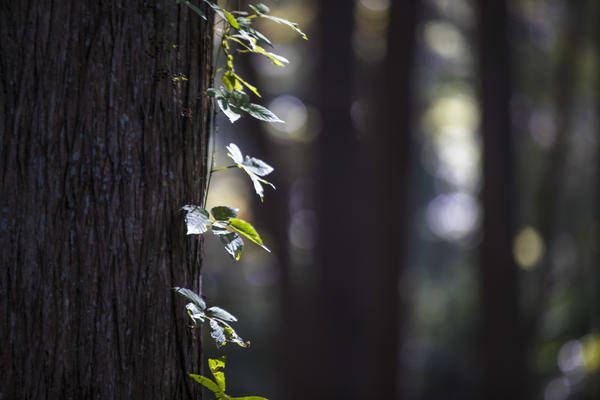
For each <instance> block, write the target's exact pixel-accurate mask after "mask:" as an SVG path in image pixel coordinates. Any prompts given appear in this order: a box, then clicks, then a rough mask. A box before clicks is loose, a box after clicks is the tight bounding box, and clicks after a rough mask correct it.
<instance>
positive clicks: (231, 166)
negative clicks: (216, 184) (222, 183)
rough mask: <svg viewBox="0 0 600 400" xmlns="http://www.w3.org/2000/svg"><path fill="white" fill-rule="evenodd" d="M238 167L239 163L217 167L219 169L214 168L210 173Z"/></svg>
mask: <svg viewBox="0 0 600 400" xmlns="http://www.w3.org/2000/svg"><path fill="white" fill-rule="evenodd" d="M236 167H237V165H228V166H226V167H222V168H217V169H212V170H211V171H210V173H211V174H212V173H213V172H219V171H225V170H226V169H229V168H236Z"/></svg>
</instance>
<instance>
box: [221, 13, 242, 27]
mask: <svg viewBox="0 0 600 400" xmlns="http://www.w3.org/2000/svg"><path fill="white" fill-rule="evenodd" d="M223 12H224V13H225V18H226V19H227V22H229V24H230V25H231V26H233V27H234V28H235V29H240V25H239V24H238V22H237V20H236V19H235V17H234V16H233V15H232V14H231V13H230V12H229V11H227V10H223Z"/></svg>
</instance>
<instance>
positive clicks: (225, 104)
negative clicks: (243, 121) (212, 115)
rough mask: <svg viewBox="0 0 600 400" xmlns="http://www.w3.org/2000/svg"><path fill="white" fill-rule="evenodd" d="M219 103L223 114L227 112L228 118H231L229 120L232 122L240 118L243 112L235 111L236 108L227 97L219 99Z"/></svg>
mask: <svg viewBox="0 0 600 400" xmlns="http://www.w3.org/2000/svg"><path fill="white" fill-rule="evenodd" d="M217 104H218V105H219V108H220V109H221V111H223V114H225V115H226V116H227V118H229V121H230V122H231V123H232V124H233V123H234V122H235V121H237V120H238V119H240V117H241V114H240V113H238V112H235V111H234V108H232V107H231V106H230V104H229V102H228V101H227V99H224V98H220V99H217Z"/></svg>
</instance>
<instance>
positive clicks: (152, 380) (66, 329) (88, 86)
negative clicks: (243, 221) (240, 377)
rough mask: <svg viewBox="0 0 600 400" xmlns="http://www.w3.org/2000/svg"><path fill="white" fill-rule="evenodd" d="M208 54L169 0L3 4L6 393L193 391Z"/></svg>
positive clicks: (0, 87) (198, 32)
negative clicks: (193, 305)
mask: <svg viewBox="0 0 600 400" xmlns="http://www.w3.org/2000/svg"><path fill="white" fill-rule="evenodd" d="M211 47H212V22H211V21H209V22H205V21H201V20H200V19H199V18H198V16H196V15H195V14H192V13H190V12H189V11H188V10H187V9H186V8H180V7H178V6H177V5H176V4H175V2H174V1H172V0H164V1H157V2H154V1H143V0H139V1H118V0H117V1H114V2H108V3H107V2H92V1H71V2H57V1H41V2H3V4H2V5H1V6H0V68H1V70H0V145H1V149H2V150H1V153H0V177H1V178H0V186H1V189H0V212H1V215H0V222H1V224H0V233H1V235H0V247H1V248H2V251H1V255H0V263H1V270H0V271H1V272H0V273H1V278H0V307H1V312H0V337H1V338H2V344H3V345H2V349H1V350H0V354H1V357H2V358H1V362H2V368H1V369H0V387H1V388H2V389H1V390H2V392H1V393H0V397H2V398H5V399H21V398H22V399H37V398H63V399H68V398H74V399H91V398H102V399H118V398H122V399H126V398H139V399H151V398H161V399H162V398H169V399H172V398H177V399H181V398H196V397H197V396H198V394H199V389H198V388H197V386H195V385H193V384H192V382H190V379H188V378H187V376H186V374H187V372H192V371H199V370H200V360H201V346H200V338H199V335H197V336H196V337H193V336H192V335H190V333H189V332H187V329H186V323H187V322H186V321H185V318H186V317H187V316H186V315H185V309H184V308H183V305H184V302H183V301H180V300H178V299H176V296H175V295H174V294H172V292H171V291H170V288H171V287H172V286H175V285H180V286H186V287H190V288H194V289H196V290H200V289H201V287H200V286H201V282H200V270H201V261H202V260H201V241H199V240H197V239H195V238H194V239H190V238H187V237H186V236H185V230H184V222H183V215H182V214H181V212H180V211H179V209H180V207H181V206H182V205H184V204H186V203H196V204H199V202H200V201H201V198H202V193H203V190H204V185H205V178H204V177H205V175H206V151H207V146H206V143H207V136H208V129H209V124H210V120H211V118H210V116H211V111H210V106H209V102H208V101H207V100H206V99H205V97H204V96H202V92H203V91H204V90H205V89H206V88H207V87H208V86H209V84H210V79H211V78H210V77H211V74H212V51H211ZM179 74H183V76H185V77H186V78H188V79H189V80H187V81H182V82H180V83H177V82H174V81H173V79H172V78H173V76H175V75H177V76H179Z"/></svg>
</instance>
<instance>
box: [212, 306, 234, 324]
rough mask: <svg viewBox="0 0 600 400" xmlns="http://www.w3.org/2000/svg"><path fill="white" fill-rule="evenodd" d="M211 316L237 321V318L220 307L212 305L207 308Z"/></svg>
mask: <svg viewBox="0 0 600 400" xmlns="http://www.w3.org/2000/svg"><path fill="white" fill-rule="evenodd" d="M206 311H207V312H208V313H210V316H211V317H216V318H219V319H222V320H223V321H230V322H237V318H236V317H234V316H233V315H231V314H230V313H229V312H227V311H225V310H223V309H222V308H220V307H210V308H209V309H207V310H206Z"/></svg>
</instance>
